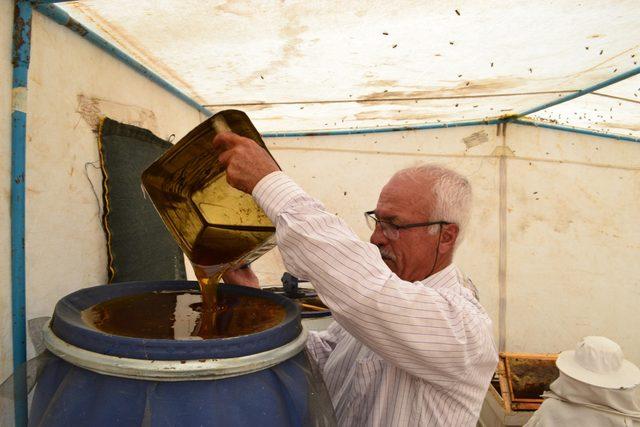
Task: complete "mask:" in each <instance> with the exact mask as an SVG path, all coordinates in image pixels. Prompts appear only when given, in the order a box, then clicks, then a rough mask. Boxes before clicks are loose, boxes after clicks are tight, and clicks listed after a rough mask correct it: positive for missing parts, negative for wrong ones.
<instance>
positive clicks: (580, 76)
mask: <svg viewBox="0 0 640 427" xmlns="http://www.w3.org/2000/svg"><path fill="white" fill-rule="evenodd" d="M61 7H62V8H64V9H65V10H66V11H67V12H68V13H69V14H70V15H71V16H72V17H73V18H75V19H77V20H78V21H80V22H82V23H83V24H85V25H86V26H87V27H89V28H91V29H93V30H94V31H96V32H97V33H99V34H100V35H102V36H103V37H104V38H106V39H107V40H109V41H111V42H112V43H114V44H115V45H117V46H118V47H120V48H121V49H122V50H124V51H125V52H127V53H128V54H129V55H131V56H133V57H134V58H136V59H137V60H138V61H139V62H141V63H142V64H144V65H146V66H147V67H148V68H150V69H152V70H153V71H155V72H156V73H158V74H160V75H161V76H162V77H164V78H165V79H166V80H167V81H169V82H170V83H172V84H173V85H174V86H176V87H178V88H180V89H182V90H183V91H184V92H186V93H187V94H189V95H190V96H192V97H193V98H194V99H196V100H197V101H198V102H201V103H202V104H203V105H206V106H208V107H209V108H210V109H211V110H212V111H216V110H220V109H224V108H228V107H231V108H237V109H242V110H245V111H247V112H248V113H249V115H250V116H251V118H252V119H253V120H254V122H255V124H256V127H257V128H258V129H259V130H260V131H263V132H266V131H288V130H318V129H352V128H372V127H388V126H404V125H412V124H425V123H451V122H457V121H469V120H484V119H488V118H496V117H500V116H505V115H512V114H518V113H521V112H523V111H526V110H529V109H531V108H534V107H536V106H539V105H542V104H545V103H547V102H550V101H553V100H555V99H558V98H559V97H563V96H566V95H569V94H571V93H573V92H574V91H577V90H581V89H585V88H587V87H590V86H592V85H594V84H597V83H600V82H603V81H606V80H608V79H611V78H612V77H614V76H616V75H620V74H621V73H624V72H627V71H629V70H632V69H634V68H637V67H638V64H637V61H638V59H639V58H640V25H638V22H640V6H639V4H638V1H637V0H627V1H621V0H620V1H615V0H584V1H581V2H573V1H564V0H563V1H551V0H547V1H536V2H532V1H512V2H505V1H494V0H484V1H479V0H460V1H455V2H451V1H440V2H427V1H411V0H398V1H395V2H389V1H377V0H376V1H309V0H301V1H297V0H296V1H266V0H265V1H260V0H253V1H252V0H228V1H215V0H137V1H131V0H108V1H106V0H83V1H72V2H67V3H62V4H61ZM639 94H640V81H639V78H638V77H635V78H630V79H628V80H625V81H622V82H620V83H617V84H615V85H613V86H609V87H607V88H603V89H600V90H599V91H597V94H594V95H587V96H585V97H582V98H577V99H576V100H573V101H569V102H568V103H566V104H561V105H558V106H556V107H553V108H550V109H547V110H544V111H540V112H537V113H535V114H533V115H532V116H530V117H529V118H532V119H535V120H542V121H548V122H552V123H558V124H562V125H568V126H575V127H581V128H588V129H591V130H595V131H601V132H609V133H614V134H619V135H631V136H634V137H640V114H638V113H639V112H640V111H639V110H640V106H639V102H640V98H638V95H639Z"/></svg>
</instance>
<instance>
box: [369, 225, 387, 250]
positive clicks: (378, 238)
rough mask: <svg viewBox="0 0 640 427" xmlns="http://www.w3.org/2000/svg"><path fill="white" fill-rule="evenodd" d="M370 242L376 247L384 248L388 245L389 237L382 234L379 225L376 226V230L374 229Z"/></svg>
mask: <svg viewBox="0 0 640 427" xmlns="http://www.w3.org/2000/svg"><path fill="white" fill-rule="evenodd" d="M369 241H370V242H371V243H373V244H374V245H376V246H382V245H384V244H385V243H387V237H386V236H385V235H384V233H383V232H382V227H381V226H380V224H379V223H378V224H376V228H374V229H373V233H371V237H370V238H369Z"/></svg>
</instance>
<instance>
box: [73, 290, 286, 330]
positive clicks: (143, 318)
mask: <svg viewBox="0 0 640 427" xmlns="http://www.w3.org/2000/svg"><path fill="white" fill-rule="evenodd" d="M285 315H286V310H285V308H284V307H283V306H281V305H279V304H277V303H275V302H273V301H271V300H269V299H266V298H259V297H253V296H247V295H228V294H225V293H224V292H222V293H220V295H219V296H218V301H217V308H216V309H215V310H205V309H203V304H202V298H201V295H200V293H198V292H195V291H193V292H190V291H187V292H185V291H160V292H146V293H143V294H138V295H132V296H124V297H119V298H114V299H112V300H109V301H105V302H102V303H100V304H97V305H94V306H92V307H89V308H87V309H85V310H83V312H82V318H83V320H84V321H85V323H87V324H88V325H90V326H92V327H94V328H95V329H97V330H99V331H102V332H106V333H109V334H113V335H119V336H126V337H134V338H152V339H154V338H155V339H176V340H193V339H214V338H232V337H237V336H241V335H247V334H253V333H256V332H261V331H264V330H266V329H269V328H271V327H273V326H276V325H278V324H280V323H282V321H283V320H284V318H285Z"/></svg>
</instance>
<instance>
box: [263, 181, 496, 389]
mask: <svg viewBox="0 0 640 427" xmlns="http://www.w3.org/2000/svg"><path fill="white" fill-rule="evenodd" d="M253 196H254V198H255V199H256V201H257V202H258V203H259V204H260V206H261V207H262V208H263V209H264V211H265V212H266V214H267V215H268V216H269V217H270V218H271V220H272V221H273V223H274V224H275V225H276V238H277V241H278V247H279V249H280V252H281V254H282V257H283V261H284V263H285V266H286V268H287V270H288V271H289V272H290V273H291V274H293V275H295V276H296V277H299V278H301V279H305V280H309V281H310V282H312V283H313V285H314V287H315V289H316V291H317V292H318V294H319V295H320V297H321V298H322V300H323V301H324V302H325V304H326V305H327V306H328V307H329V308H330V309H331V311H332V314H333V316H334V319H335V320H336V321H337V322H338V323H339V324H340V326H342V327H343V328H344V329H345V330H346V331H347V332H348V333H350V334H351V335H353V336H354V337H355V338H357V339H358V340H360V341H361V342H363V343H364V344H365V345H366V346H367V347H369V348H370V349H371V350H373V351H374V352H375V353H376V354H378V356H380V357H382V358H383V359H385V360H386V361H388V362H389V363H391V364H393V365H395V366H398V367H400V368H401V369H404V370H406V371H408V372H409V373H411V374H413V375H416V376H419V377H422V378H425V379H429V380H430V381H436V382H437V381H442V382H453V381H464V380H465V377H466V376H467V375H469V367H470V366H472V365H476V367H477V364H478V363H482V362H483V363H486V364H491V363H493V368H495V362H496V360H497V359H496V355H495V350H494V347H493V340H492V338H491V336H490V333H489V331H488V329H487V324H486V320H488V318H487V317H486V314H485V313H484V312H483V311H482V310H481V309H479V305H476V304H474V303H472V302H471V301H468V300H467V299H465V298H464V297H463V296H462V295H461V294H460V293H459V292H458V293H455V292H447V291H446V290H445V291H442V292H438V291H436V290H434V289H432V288H431V287H429V286H425V285H424V284H422V283H420V282H416V283H411V282H407V281H404V280H401V279H400V278H399V277H398V276H396V275H395V274H394V273H392V272H391V270H390V269H389V267H387V265H386V264H385V263H384V262H383V260H382V257H381V256H380V252H379V250H378V248H377V247H376V246H375V245H372V244H370V243H367V242H363V241H362V240H360V239H359V238H358V237H357V236H356V234H355V233H354V232H353V231H352V230H351V229H350V228H349V227H348V226H347V225H346V224H345V223H344V222H343V221H342V220H341V219H340V218H338V217H337V216H335V215H333V214H331V213H328V212H326V210H325V209H324V207H323V206H322V204H321V203H320V202H318V201H317V200H315V199H313V198H312V197H310V196H309V195H308V194H306V193H305V192H304V191H303V190H302V189H301V188H300V187H299V186H298V185H297V184H295V183H294V182H293V181H292V180H291V179H290V178H289V177H287V176H286V175H285V174H284V173H282V172H273V173H272V174H269V175H267V176H266V177H265V178H263V179H262V180H261V181H260V182H259V183H258V185H257V186H256V187H255V189H254V191H253ZM324 351H326V349H325V350H324ZM323 354H324V353H323Z"/></svg>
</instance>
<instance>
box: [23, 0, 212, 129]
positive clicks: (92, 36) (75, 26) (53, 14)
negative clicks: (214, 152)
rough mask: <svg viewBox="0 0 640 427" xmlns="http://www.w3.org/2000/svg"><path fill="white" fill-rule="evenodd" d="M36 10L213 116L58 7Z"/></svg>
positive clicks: (41, 6) (49, 5) (40, 7)
mask: <svg viewBox="0 0 640 427" xmlns="http://www.w3.org/2000/svg"><path fill="white" fill-rule="evenodd" d="M36 10H38V12H40V13H42V14H43V15H45V16H48V17H49V18H51V19H53V20H54V21H55V22H56V23H58V24H60V25H62V26H64V27H67V28H69V29H70V30H72V31H73V32H75V33H76V34H78V35H80V36H81V37H83V38H85V39H87V40H88V41H90V42H91V43H92V44H94V45H95V46H97V47H99V48H100V49H102V50H104V51H105V52H107V53H108V54H109V55H111V56H113V57H114V58H116V59H117V60H119V61H121V62H123V63H125V64H127V65H128V66H129V67H131V68H132V69H134V70H135V71H137V72H138V73H139V74H141V75H143V76H145V77H146V78H148V79H149V80H151V81H153V82H154V83H156V84H158V85H159V86H161V87H162V88H164V89H165V90H167V91H168V92H169V93H171V94H173V95H175V96H177V97H178V98H180V99H181V100H182V101H184V102H186V103H187V104H189V105H191V106H192V107H194V108H195V109H197V110H198V111H199V112H201V113H202V114H204V115H205V116H207V117H209V116H212V115H213V113H212V112H211V111H210V110H208V109H207V108H205V107H203V106H202V105H200V103H198V102H197V101H195V100H194V99H193V98H191V97H190V96H189V95H187V94H185V93H184V92H182V91H181V90H180V89H178V88H177V87H175V86H173V85H172V84H171V83H169V82H167V81H166V80H165V79H163V78H162V77H160V76H159V75H158V74H156V73H154V72H153V71H151V70H149V69H148V68H147V67H145V66H144V65H142V64H140V63H139V62H137V61H136V60H135V59H133V58H132V57H131V56H129V55H127V54H126V53H124V52H123V51H121V50H120V49H118V48H117V47H116V46H114V45H112V44H111V43H109V42H108V41H106V40H105V39H103V38H102V37H100V36H99V35H98V34H96V33H94V32H93V31H91V30H90V29H89V28H87V27H85V26H84V25H82V24H81V23H80V22H78V21H76V20H75V19H73V18H72V17H71V16H69V14H68V13H67V12H65V11H64V10H62V9H61V8H60V7H58V6H56V5H54V4H39V5H36Z"/></svg>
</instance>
